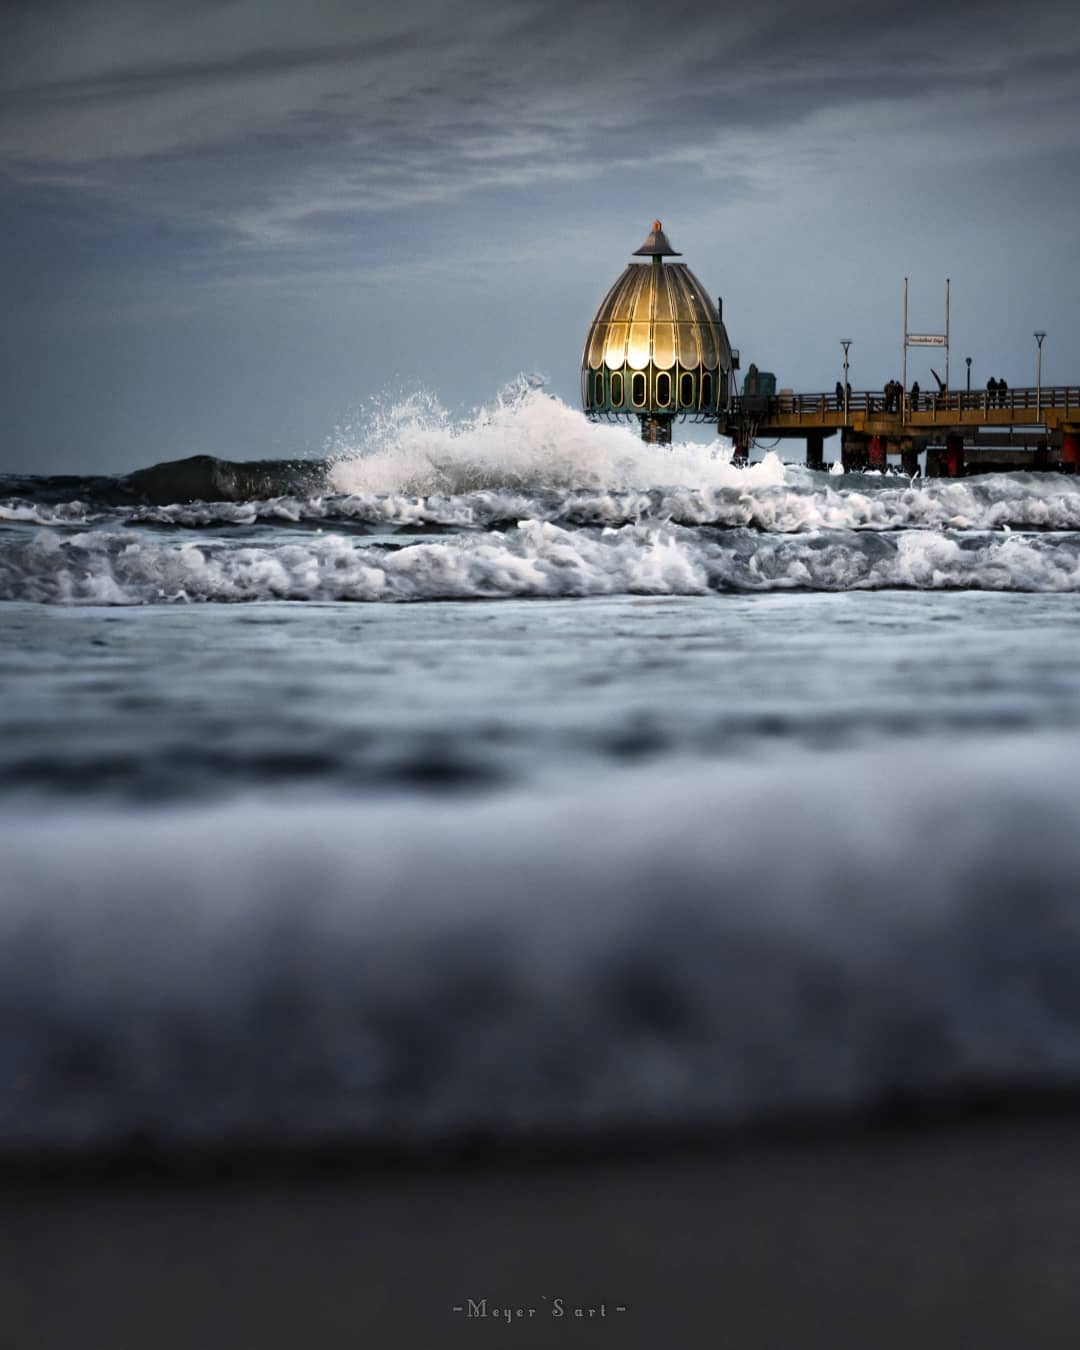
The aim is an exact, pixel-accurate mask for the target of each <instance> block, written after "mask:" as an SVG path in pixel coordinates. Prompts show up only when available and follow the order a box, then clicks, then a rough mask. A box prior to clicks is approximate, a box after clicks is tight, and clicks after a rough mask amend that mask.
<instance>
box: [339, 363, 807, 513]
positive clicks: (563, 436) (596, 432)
mask: <svg viewBox="0 0 1080 1350" xmlns="http://www.w3.org/2000/svg"><path fill="white" fill-rule="evenodd" d="M333 455H334V459H335V463H334V466H333V469H332V471H331V480H332V483H333V485H334V487H335V488H336V489H337V491H339V492H344V493H361V494H370V493H406V494H425V495H426V494H430V493H440V494H452V495H456V494H460V493H463V492H470V491H474V490H476V489H478V488H506V487H509V488H515V489H521V488H529V487H534V488H536V487H539V488H584V487H592V488H596V487H601V488H607V489H616V490H625V489H632V488H649V487H654V486H656V485H658V484H661V483H662V484H671V485H676V486H679V485H681V486H685V487H703V486H710V487H719V486H723V485H731V486H735V485H739V486H742V487H754V486H764V485H765V484H767V483H772V484H776V483H780V482H782V481H783V468H782V466H781V464H780V461H779V459H778V458H777V457H776V456H775V455H773V456H769V457H766V459H765V461H763V462H762V463H760V464H757V465H754V466H753V467H752V468H750V469H749V470H740V469H737V468H735V466H734V465H733V464H732V463H731V445H730V442H728V441H721V440H719V439H716V440H714V441H713V442H712V443H711V444H707V445H702V444H693V443H685V442H683V443H679V444H676V445H674V446H672V447H669V448H663V449H662V448H658V447H656V446H646V445H643V444H642V441H641V438H640V436H639V435H638V433H637V431H636V429H631V428H629V427H627V426H616V425H609V424H608V423H605V422H590V421H589V420H588V419H587V418H585V417H584V416H583V414H582V413H580V412H578V411H577V410H576V409H574V408H570V407H569V406H568V405H567V404H565V403H563V402H561V401H560V400H559V399H556V398H553V397H552V396H551V395H549V394H546V393H545V392H544V391H543V390H542V389H537V388H531V387H528V386H524V387H521V386H515V387H514V388H512V389H510V390H507V391H504V393H503V394H502V395H501V396H500V397H499V398H498V399H496V401H495V402H494V403H493V404H491V405H490V406H488V407H485V408H482V409H481V410H480V411H479V412H477V413H476V414H475V415H474V416H472V417H470V418H466V419H464V420H462V421H459V422H454V421H453V420H452V419H451V418H450V417H449V415H448V414H447V413H446V411H445V409H443V408H442V407H441V406H440V405H439V404H438V403H437V401H435V400H434V399H432V398H431V397H429V396H419V395H418V396H415V397H413V398H410V399H405V400H403V401H402V402H400V403H397V404H395V405H394V406H393V407H392V408H390V409H389V410H387V411H385V412H383V413H382V414H380V415H377V416H374V417H373V418H372V419H371V421H370V423H369V424H368V425H367V426H366V427H365V429H364V432H363V433H362V435H361V436H360V438H359V440H358V442H357V443H354V444H350V443H349V438H348V437H344V438H340V439H339V440H338V441H337V442H336V443H335V445H334V448H333Z"/></svg>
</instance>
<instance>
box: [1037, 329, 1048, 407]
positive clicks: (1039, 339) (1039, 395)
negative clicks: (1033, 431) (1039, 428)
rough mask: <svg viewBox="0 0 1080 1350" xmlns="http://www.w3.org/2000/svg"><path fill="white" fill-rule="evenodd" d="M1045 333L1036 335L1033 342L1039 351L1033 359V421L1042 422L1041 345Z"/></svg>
mask: <svg viewBox="0 0 1080 1350" xmlns="http://www.w3.org/2000/svg"><path fill="white" fill-rule="evenodd" d="M1045 336H1046V334H1045V333H1036V334H1035V342H1036V344H1037V346H1038V349H1039V354H1038V356H1037V357H1036V358H1035V421H1036V422H1041V421H1042V345H1043V338H1044V337H1045Z"/></svg>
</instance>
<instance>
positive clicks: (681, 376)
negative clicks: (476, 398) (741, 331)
mask: <svg viewBox="0 0 1080 1350" xmlns="http://www.w3.org/2000/svg"><path fill="white" fill-rule="evenodd" d="M634 256H635V257H645V258H649V259H650V260H651V261H649V262H646V263H630V264H629V265H628V266H627V267H626V269H625V271H624V272H623V274H622V276H620V277H619V279H618V281H616V283H615V285H614V286H612V288H611V290H610V291H608V293H607V295H606V296H605V297H604V299H603V301H602V303H601V305H600V308H599V309H598V310H597V311H596V317H595V318H594V319H593V321H592V325H591V326H590V328H589V336H588V337H587V338H586V340H585V351H584V353H583V355H582V358H581V401H582V404H583V406H584V408H585V411H586V412H587V413H588V414H589V416H590V417H626V418H630V417H639V418H640V419H641V434H642V437H643V439H645V440H647V441H656V442H660V443H663V444H667V443H669V442H670V440H671V424H672V421H673V420H674V419H675V418H676V417H686V416H690V417H693V418H695V419H696V420H698V421H713V420H715V419H716V418H717V417H718V416H719V412H720V409H721V408H724V407H726V406H727V404H728V398H729V395H730V394H731V393H733V392H734V382H733V377H732V360H731V344H730V342H729V341H728V335H727V331H726V329H725V328H724V324H723V321H722V320H721V318H720V311H719V310H718V309H717V307H716V306H715V305H714V304H713V302H712V300H711V299H710V298H709V295H708V293H707V291H706V290H705V288H704V286H702V284H701V282H700V281H698V279H697V277H695V276H694V274H693V272H691V271H690V269H689V267H687V266H686V264H685V263H665V262H664V261H663V259H664V258H678V257H681V256H682V255H681V254H680V253H678V252H676V250H675V249H673V248H672V247H671V243H670V242H669V240H668V237H667V235H666V234H665V233H664V230H663V226H662V225H661V224H660V222H659V221H658V220H656V221H654V222H653V228H652V231H651V232H650V234H649V236H648V238H647V239H646V240H645V242H644V243H643V244H642V246H641V247H640V248H639V249H636V250H635V252H634Z"/></svg>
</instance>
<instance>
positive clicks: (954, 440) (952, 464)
mask: <svg viewBox="0 0 1080 1350" xmlns="http://www.w3.org/2000/svg"><path fill="white" fill-rule="evenodd" d="M963 476H964V438H963V436H946V438H945V477H946V478H963Z"/></svg>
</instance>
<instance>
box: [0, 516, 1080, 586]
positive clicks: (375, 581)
mask: <svg viewBox="0 0 1080 1350" xmlns="http://www.w3.org/2000/svg"><path fill="white" fill-rule="evenodd" d="M895 587H914V588H917V589H925V590H940V589H956V588H963V589H973V590H1026V591H1076V590H1080V537H1077V536H1075V535H1062V534H1047V535H1041V534H1034V535H1022V534H1016V533H1009V534H982V535H974V536H967V535H962V534H939V533H936V532H932V531H926V530H911V531H902V532H894V533H889V534H876V533H858V532H855V531H850V530H849V531H843V530H829V531H816V532H811V533H805V534H792V535H785V534H761V533H759V532H757V531H753V530H736V529H732V530H725V531H705V532H703V531H701V530H695V529H689V528H686V527H683V526H676V525H667V526H661V525H645V524H641V525H624V526H621V527H620V528H618V529H615V528H611V527H604V528H595V527H590V528H584V527H580V528H577V529H564V528H562V527H560V526H557V525H552V524H550V523H547V522H543V521H535V520H525V521H522V522H521V523H520V524H519V525H517V526H515V527H513V528H510V529H507V530H505V531H493V532H489V533H479V534H465V535H454V536H450V537H448V538H446V539H443V540H438V541H435V542H424V543H416V544H412V545H408V546H405V547H389V546H386V545H384V544H379V543H370V544H365V543H364V542H363V541H362V540H360V541H358V540H357V539H356V538H355V537H353V536H349V535H343V534H336V533H324V534H319V535H315V536H308V537H304V538H302V539H299V540H288V541H284V542H280V543H277V542H269V543H230V542H228V541H222V540H215V541H204V540H196V539H187V540H183V541H182V542H177V541H176V540H175V539H173V538H171V537H166V538H165V539H162V538H159V537H156V536H153V535H146V534H136V535H132V534H131V533H112V532H108V531H103V530H90V531H85V532H83V533H79V534H65V535H57V534H54V533H53V532H51V531H44V530H42V531H38V532H37V533H36V534H34V535H33V536H31V537H30V538H29V539H26V540H22V541H20V542H19V543H18V544H16V545H6V546H0V598H2V599H8V600H33V601H41V602H45V603H61V604H145V603H155V602H168V601H185V600H203V601H205V600H218V601H251V600H280V599H296V600H354V601H408V600H469V599H500V598H509V597H559V596H589V595H621V594H646V595H664V594H670V595H696V594H701V593H703V592H706V591H710V590H711V591H717V590H753V591H767V590H791V589H797V588H802V589H808V590H825V591H836V590H856V589H857V590H881V589H889V588H895Z"/></svg>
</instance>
